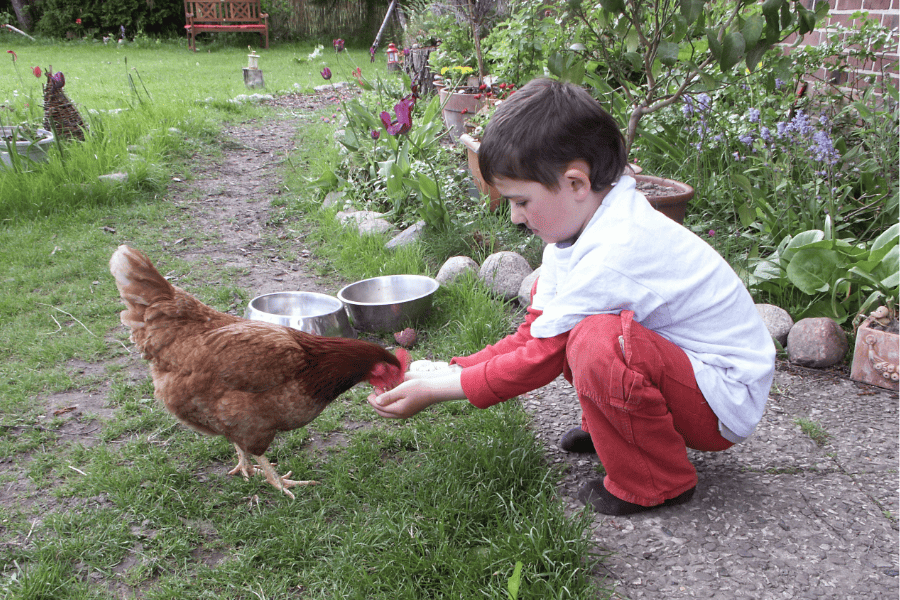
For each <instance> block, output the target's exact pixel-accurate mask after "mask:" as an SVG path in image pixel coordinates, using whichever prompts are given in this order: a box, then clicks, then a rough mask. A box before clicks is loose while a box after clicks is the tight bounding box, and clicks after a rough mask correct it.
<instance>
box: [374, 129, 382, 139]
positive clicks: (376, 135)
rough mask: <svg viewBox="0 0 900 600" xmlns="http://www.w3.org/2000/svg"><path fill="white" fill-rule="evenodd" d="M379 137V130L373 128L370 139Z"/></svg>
mask: <svg viewBox="0 0 900 600" xmlns="http://www.w3.org/2000/svg"><path fill="white" fill-rule="evenodd" d="M380 137H381V132H380V131H378V130H377V129H373V130H372V139H373V140H377V139H378V138H380Z"/></svg>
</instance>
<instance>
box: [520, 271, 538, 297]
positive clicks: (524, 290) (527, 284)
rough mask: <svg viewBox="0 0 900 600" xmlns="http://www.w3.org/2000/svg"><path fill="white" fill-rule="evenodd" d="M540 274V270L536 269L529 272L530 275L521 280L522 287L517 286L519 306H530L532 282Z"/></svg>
mask: <svg viewBox="0 0 900 600" xmlns="http://www.w3.org/2000/svg"><path fill="white" fill-rule="evenodd" d="M540 274H541V268H540V267H538V268H537V269H535V270H534V271H532V272H531V275H529V276H528V277H526V278H525V279H523V280H522V285H520V286H519V304H521V305H522V306H528V305H529V304H531V288H533V287H534V282H535V281H536V280H537V278H538V277H539V276H540Z"/></svg>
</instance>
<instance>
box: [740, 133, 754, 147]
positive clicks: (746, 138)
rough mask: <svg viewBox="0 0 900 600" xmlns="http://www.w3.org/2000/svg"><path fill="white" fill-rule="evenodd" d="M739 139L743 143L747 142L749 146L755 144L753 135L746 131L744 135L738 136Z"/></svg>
mask: <svg viewBox="0 0 900 600" xmlns="http://www.w3.org/2000/svg"><path fill="white" fill-rule="evenodd" d="M738 141H740V142H741V143H743V144H746V145H747V146H752V145H753V135H752V134H750V133H745V134H744V135H742V136H739V137H738Z"/></svg>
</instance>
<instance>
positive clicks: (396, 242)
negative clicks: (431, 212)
mask: <svg viewBox="0 0 900 600" xmlns="http://www.w3.org/2000/svg"><path fill="white" fill-rule="evenodd" d="M424 233H425V221H418V222H416V223H413V224H412V225H410V226H409V227H407V228H406V229H404V230H403V231H401V232H400V233H398V234H397V235H395V236H394V237H393V238H391V239H390V240H388V243H386V244H385V245H384V247H385V248H387V249H388V250H394V249H395V248H400V247H402V246H408V245H410V244H412V243H413V242H415V241H417V240H419V239H421V238H422V235H424Z"/></svg>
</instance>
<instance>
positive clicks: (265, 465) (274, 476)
mask: <svg viewBox="0 0 900 600" xmlns="http://www.w3.org/2000/svg"><path fill="white" fill-rule="evenodd" d="M253 458H255V459H256V462H258V463H259V467H258V468H259V469H260V470H261V471H262V472H263V473H265V474H266V481H268V482H269V483H271V484H272V485H273V486H275V487H276V488H277V489H279V490H281V491H282V492H284V493H285V494H287V495H288V496H290V498H291V500H293V499H294V494H292V493H291V492H289V491H288V488H289V487H294V486H298V485H317V484H318V483H319V482H318V481H293V480H291V479H288V477H290V476H291V472H290V471H288V472H287V473H286V474H285V475H278V473H276V472H275V469H274V468H273V467H272V465H271V463H269V460H268V459H267V458H266V457H265V456H262V455H260V456H256V455H255V454H254V455H253Z"/></svg>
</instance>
